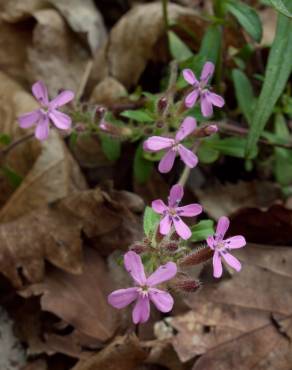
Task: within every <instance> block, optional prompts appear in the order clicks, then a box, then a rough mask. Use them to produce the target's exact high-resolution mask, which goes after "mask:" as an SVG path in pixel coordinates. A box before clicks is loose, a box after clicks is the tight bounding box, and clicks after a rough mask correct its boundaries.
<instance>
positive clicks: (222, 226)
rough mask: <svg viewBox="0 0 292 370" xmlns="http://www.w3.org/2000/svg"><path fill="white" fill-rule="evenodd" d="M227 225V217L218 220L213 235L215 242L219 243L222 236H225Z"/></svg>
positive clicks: (228, 222)
mask: <svg viewBox="0 0 292 370" xmlns="http://www.w3.org/2000/svg"><path fill="white" fill-rule="evenodd" d="M229 225H230V221H229V218H228V217H225V216H222V217H220V218H219V221H218V224H217V228H216V234H215V240H216V242H220V241H221V240H223V238H224V235H225V234H226V231H227V230H228V228H229Z"/></svg>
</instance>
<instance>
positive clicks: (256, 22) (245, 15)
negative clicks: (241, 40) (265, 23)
mask: <svg viewBox="0 0 292 370" xmlns="http://www.w3.org/2000/svg"><path fill="white" fill-rule="evenodd" d="M226 6H227V9H228V10H229V11H230V13H231V14H232V15H233V16H234V17H235V18H236V19H237V20H238V22H239V23H240V24H241V26H242V27H243V28H244V29H245V31H246V32H247V33H248V34H249V35H250V36H251V37H252V38H253V39H254V40H255V41H257V42H260V41H261V38H262V34H263V29H262V23H261V20H260V17H259V16H258V14H257V12H256V11H255V10H254V9H253V8H252V7H250V6H249V5H247V4H244V3H242V2H241V1H238V0H229V1H228V2H227V4H226Z"/></svg>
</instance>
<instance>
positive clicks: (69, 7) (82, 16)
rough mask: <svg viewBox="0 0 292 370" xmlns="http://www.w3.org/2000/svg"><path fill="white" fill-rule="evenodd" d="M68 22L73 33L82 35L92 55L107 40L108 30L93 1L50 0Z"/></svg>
mask: <svg viewBox="0 0 292 370" xmlns="http://www.w3.org/2000/svg"><path fill="white" fill-rule="evenodd" d="M49 2H50V3H51V4H53V5H54V6H55V7H56V8H57V9H58V10H59V12H60V13H61V14H62V15H63V17H64V18H65V19H66V20H67V22H68V23H69V25H70V27H71V28H72V30H73V31H75V32H76V33H78V34H80V36H82V37H83V38H84V39H85V40H87V43H88V45H89V47H90V50H91V52H92V54H94V53H95V52H96V50H97V49H98V48H100V47H101V46H102V45H103V43H104V42H105V40H106V29H105V26H104V23H103V19H102V16H101V14H100V13H99V12H98V10H97V8H96V6H95V5H94V2H93V1H92V0H82V1H80V0H70V2H68V0H49Z"/></svg>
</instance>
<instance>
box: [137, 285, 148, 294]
mask: <svg viewBox="0 0 292 370" xmlns="http://www.w3.org/2000/svg"><path fill="white" fill-rule="evenodd" d="M148 291H149V287H148V286H147V285H142V286H140V287H139V288H138V293H139V294H140V295H142V296H143V297H147V295H148Z"/></svg>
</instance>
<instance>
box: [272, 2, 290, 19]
mask: <svg viewBox="0 0 292 370" xmlns="http://www.w3.org/2000/svg"><path fill="white" fill-rule="evenodd" d="M289 1H290V4H289V5H288V1H286V2H287V6H286V5H285V3H284V1H283V0H270V2H271V4H272V5H273V7H274V8H275V9H277V10H278V12H280V13H282V14H283V15H285V16H286V17H289V18H292V4H291V0H289Z"/></svg>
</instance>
